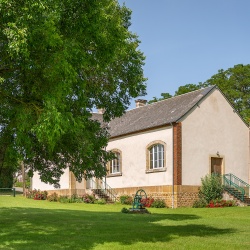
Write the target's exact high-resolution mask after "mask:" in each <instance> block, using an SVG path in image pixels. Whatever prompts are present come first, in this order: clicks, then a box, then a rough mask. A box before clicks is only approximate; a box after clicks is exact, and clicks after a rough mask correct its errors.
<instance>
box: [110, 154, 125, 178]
mask: <svg viewBox="0 0 250 250" xmlns="http://www.w3.org/2000/svg"><path fill="white" fill-rule="evenodd" d="M111 151H112V153H113V154H114V156H115V158H114V159H112V160H111V161H110V162H108V164H107V168H108V175H107V176H119V175H122V152H121V150H119V149H112V150H111Z"/></svg>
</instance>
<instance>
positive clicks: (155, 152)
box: [149, 144, 164, 169]
mask: <svg viewBox="0 0 250 250" xmlns="http://www.w3.org/2000/svg"><path fill="white" fill-rule="evenodd" d="M163 167H164V146H163V145H162V144H156V145H154V146H152V147H151V148H150V167H149V168H150V169H154V168H163Z"/></svg>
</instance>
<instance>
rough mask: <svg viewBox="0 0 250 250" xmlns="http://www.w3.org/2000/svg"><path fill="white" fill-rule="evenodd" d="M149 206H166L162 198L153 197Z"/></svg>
mask: <svg viewBox="0 0 250 250" xmlns="http://www.w3.org/2000/svg"><path fill="white" fill-rule="evenodd" d="M151 207H154V208H163V207H166V203H165V201H164V200H162V199H155V200H154V202H153V203H152V204H151Z"/></svg>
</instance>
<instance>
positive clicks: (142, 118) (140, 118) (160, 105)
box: [93, 86, 216, 138]
mask: <svg viewBox="0 0 250 250" xmlns="http://www.w3.org/2000/svg"><path fill="white" fill-rule="evenodd" d="M214 88H216V86H211V87H207V88H204V89H200V90H196V91H193V92H189V93H186V94H183V95H179V96H175V97H172V98H169V99H166V100H163V101H159V102H156V103H152V104H148V105H146V106H144V107H140V108H135V109H132V110H128V111H127V112H126V113H125V114H124V115H123V116H121V117H118V118H115V119H113V120H112V121H110V123H109V128H110V130H109V132H110V135H111V138H112V137H116V136H121V135H125V134H129V133H134V132H138V131H141V130H145V129H150V128H154V127H159V126H163V125H167V124H171V123H173V122H177V121H178V120H180V119H181V118H182V117H183V116H184V115H185V114H187V113H188V112H189V111H190V110H191V109H192V108H193V107H194V106H195V105H197V104H198V103H199V101H201V100H202V99H203V98H204V97H205V96H206V95H207V94H208V93H209V92H210V91H211V90H213V89H214ZM93 118H94V119H97V120H98V121H101V120H102V115H101V114H96V113H95V114H93Z"/></svg>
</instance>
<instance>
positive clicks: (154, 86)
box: [119, 0, 250, 108]
mask: <svg viewBox="0 0 250 250" xmlns="http://www.w3.org/2000/svg"><path fill="white" fill-rule="evenodd" d="M119 3H120V4H122V3H125V5H126V6H127V7H128V8H130V9H131V10H132V20H131V22H132V25H131V27H130V30H131V31H132V32H134V33H136V34H137V35H138V36H139V39H140V41H141V45H140V47H139V48H140V50H141V51H142V52H143V53H144V55H145V56H146V61H145V63H146V64H145V66H144V74H145V77H147V78H148V81H147V93H148V94H147V96H145V97H143V98H144V99H147V100H150V99H152V98H153V97H154V96H156V97H160V94H161V93H163V92H168V93H170V94H172V95H173V94H174V92H175V91H176V90H177V89H178V87H179V86H182V85H185V84H189V83H195V84H196V83H198V82H204V81H206V80H207V79H209V78H210V77H211V76H212V75H214V74H216V73H217V72H218V70H219V69H228V68H230V67H233V66H234V65H236V64H249V63H250V32H249V24H250V0H119ZM134 107H135V105H134V102H133V101H132V104H131V107H130V108H134Z"/></svg>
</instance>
